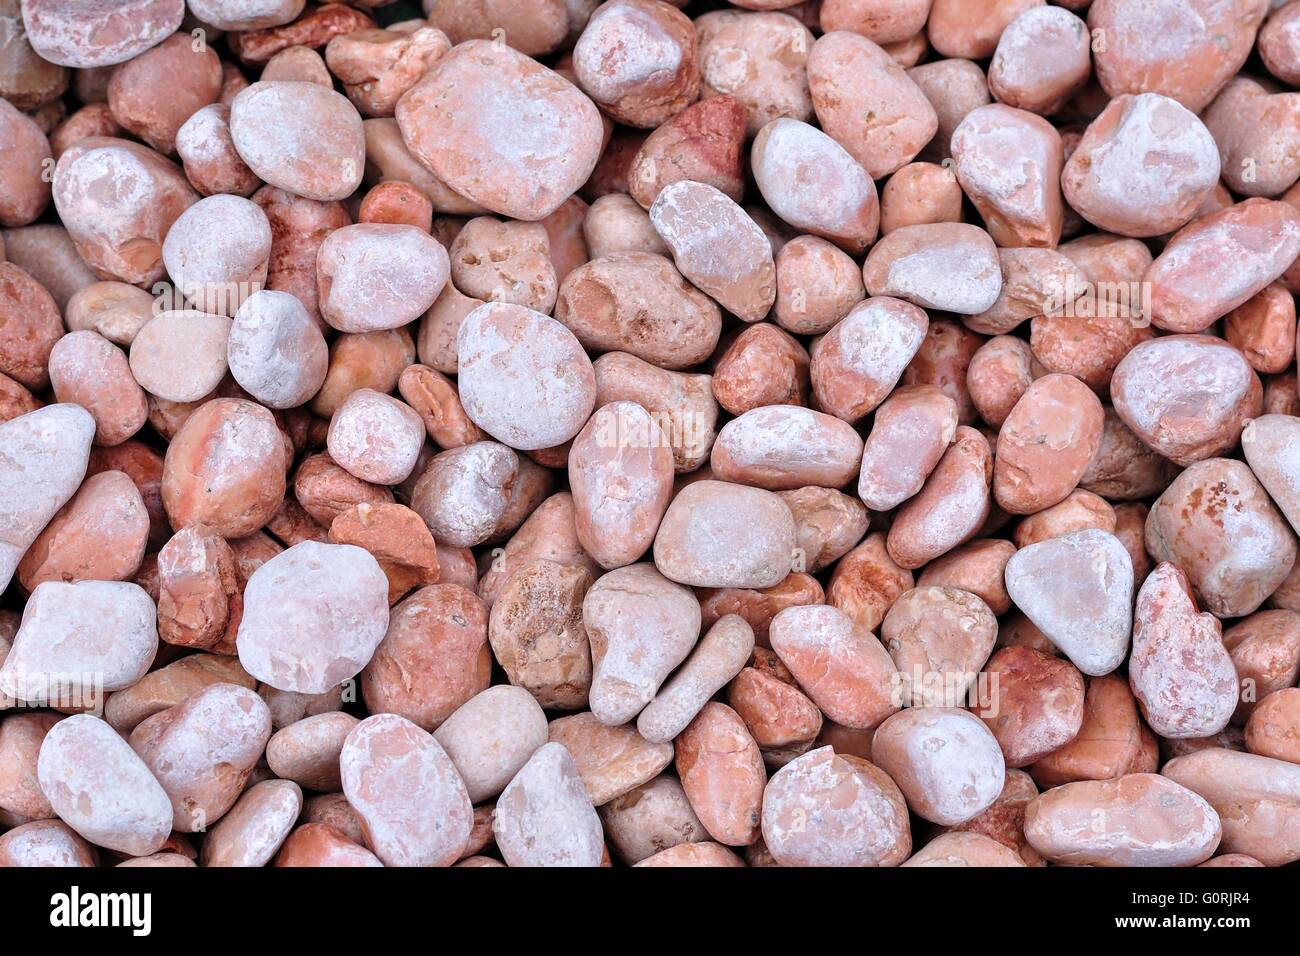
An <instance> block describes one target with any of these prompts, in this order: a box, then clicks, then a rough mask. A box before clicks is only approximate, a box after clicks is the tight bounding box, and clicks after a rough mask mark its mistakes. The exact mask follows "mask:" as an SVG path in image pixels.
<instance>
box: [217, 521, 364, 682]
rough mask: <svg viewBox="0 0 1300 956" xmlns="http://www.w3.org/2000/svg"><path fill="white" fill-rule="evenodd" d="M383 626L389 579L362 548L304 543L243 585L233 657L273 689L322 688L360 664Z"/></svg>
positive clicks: (347, 675) (342, 678)
mask: <svg viewBox="0 0 1300 956" xmlns="http://www.w3.org/2000/svg"><path fill="white" fill-rule="evenodd" d="M387 628H388V578H387V577H385V576H384V572H383V571H382V570H381V569H380V567H379V563H378V562H377V561H376V560H375V559H374V558H373V557H371V555H370V552H369V551H365V550H363V549H361V548H358V547H355V546H353V545H350V544H322V543H320V542H317V541H303V542H302V543H300V544H296V545H294V546H293V547H292V548H289V549H288V550H286V551H282V552H281V553H280V554H277V555H276V556H275V557H273V558H272V559H271V560H269V561H267V562H266V563H265V564H263V565H262V566H261V567H260V568H258V569H257V570H256V571H254V572H253V575H252V577H250V578H249V579H248V584H247V586H246V587H245V589H244V617H243V620H242V621H240V624H239V634H238V636H237V637H236V644H237V646H238V648H239V662H240V664H242V665H243V667H244V669H245V670H246V671H248V673H250V674H252V675H253V676H254V677H256V678H257V679H258V680H261V681H264V682H266V683H268V684H270V685H271V686H272V687H277V688H279V689H280V690H289V691H296V692H298V693H306V694H323V693H325V692H326V691H329V690H331V689H332V688H335V687H337V686H338V685H339V684H340V683H341V682H343V681H345V680H347V679H348V678H350V677H354V676H356V674H357V673H358V672H360V670H361V669H362V668H363V667H365V666H366V664H367V663H368V662H369V660H370V658H371V656H372V655H373V654H374V652H375V648H376V647H378V646H379V642H380V641H381V640H383V638H384V632H385V631H386V630H387Z"/></svg>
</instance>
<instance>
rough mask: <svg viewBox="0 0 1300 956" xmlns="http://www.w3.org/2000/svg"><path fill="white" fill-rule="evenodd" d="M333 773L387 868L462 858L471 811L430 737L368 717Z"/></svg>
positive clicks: (394, 719) (398, 720)
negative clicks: (340, 778) (338, 775)
mask: <svg viewBox="0 0 1300 956" xmlns="http://www.w3.org/2000/svg"><path fill="white" fill-rule="evenodd" d="M339 765H340V767H341V768H342V773H343V792H344V793H345V794H346V795H347V798H348V802H349V803H350V804H352V807H353V809H355V810H356V812H357V816H358V817H359V818H360V820H361V828H362V831H363V832H364V833H365V837H366V842H367V843H369V844H370V847H371V849H372V850H374V851H375V855H376V856H378V857H379V859H381V860H382V861H383V862H384V865H385V866H450V865H451V864H452V863H455V862H456V860H457V859H458V858H459V857H460V855H461V852H462V851H463V850H464V848H465V843H466V841H468V840H469V835H470V828H471V826H472V825H473V822H474V809H473V807H472V806H471V805H470V802H469V794H468V793H467V792H466V790H465V784H464V783H463V782H462V781H461V779H460V774H458V773H457V772H456V767H455V765H454V764H453V763H452V762H451V758H450V757H448V756H447V752H446V751H445V750H443V749H442V745H441V744H439V743H438V741H436V740H434V739H433V736H432V735H431V734H429V733H426V732H425V731H423V730H421V729H420V728H419V727H417V726H416V725H415V724H413V723H411V722H410V721H409V720H407V719H406V718H405V717H398V716H397V715H396V714H377V715H375V716H373V717H367V718H366V719H365V720H363V721H362V722H361V723H359V724H357V726H356V727H355V728H353V730H352V732H351V733H350V734H348V737H347V740H346V741H344V744H343V752H342V754H341V755H340V757H339ZM579 786H581V783H579ZM593 814H594V811H593Z"/></svg>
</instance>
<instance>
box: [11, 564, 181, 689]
mask: <svg viewBox="0 0 1300 956" xmlns="http://www.w3.org/2000/svg"><path fill="white" fill-rule="evenodd" d="M157 651H158V628H157V623H156V611H155V608H154V603H153V601H152V600H151V599H150V597H149V595H148V593H147V592H146V591H145V590H144V589H143V588H141V587H140V586H138V585H136V584H131V583H129V582H126V581H79V582H77V583H76V584H65V583H63V582H61V581H45V582H43V583H41V584H39V585H37V587H36V590H34V591H32V593H31V596H30V597H29V598H28V599H27V606H26V607H25V608H24V609H23V621H22V625H21V626H20V627H19V629H18V634H17V635H16V636H15V637H14V644H13V647H12V648H11V649H10V651H9V656H8V657H6V658H5V661H4V666H3V667H2V668H0V690H3V691H4V693H6V694H8V695H10V696H11V697H15V698H17V699H18V700H31V701H41V700H45V699H47V698H57V697H59V696H61V695H62V694H63V693H67V692H69V690H71V691H72V692H77V691H79V692H80V693H81V694H88V693H90V692H92V691H95V692H98V691H114V690H121V689H123V688H124V687H130V686H131V685H132V684H134V683H135V682H136V681H138V680H139V679H140V678H141V677H143V676H144V675H145V673H146V672H147V671H148V670H149V665H151V664H152V663H153V659H154V655H155V654H156V653H157Z"/></svg>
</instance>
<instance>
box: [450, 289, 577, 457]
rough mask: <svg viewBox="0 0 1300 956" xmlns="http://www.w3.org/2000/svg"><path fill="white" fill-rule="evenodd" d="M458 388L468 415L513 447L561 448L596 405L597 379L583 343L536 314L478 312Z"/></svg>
mask: <svg viewBox="0 0 1300 956" xmlns="http://www.w3.org/2000/svg"><path fill="white" fill-rule="evenodd" d="M456 348H457V354H458V356H459V364H460V368H459V373H458V386H459V388H460V399H461V402H462V403H463V404H464V406H465V412H466V414H468V415H469V417H470V418H471V419H472V420H473V422H474V424H476V425H478V426H479V427H480V428H482V429H483V430H484V431H486V432H487V433H488V434H490V435H492V436H493V437H494V438H496V439H497V440H498V441H501V442H504V443H505V444H507V445H509V446H510V447H511V448H518V449H520V450H522V451H534V450H536V449H540V448H552V447H554V446H556V445H562V444H563V443H564V442H566V441H568V440H569V439H570V438H572V437H573V436H574V435H576V434H577V433H578V430H579V429H581V428H582V426H583V425H584V424H585V423H586V421H587V419H588V417H590V415H591V411H592V409H593V408H594V407H595V404H596V373H595V372H594V371H593V369H592V365H591V359H589V358H588V357H587V353H586V352H585V351H583V348H582V345H581V344H580V343H579V342H578V339H577V338H576V337H575V336H574V334H573V333H572V332H570V331H569V330H568V329H567V328H565V327H564V326H563V325H562V324H560V323H559V322H557V321H555V320H554V319H552V318H550V317H549V316H546V315H543V314H542V313H540V312H534V311H533V310H532V309H528V308H525V307H523V306H519V305H509V304H507V303H501V302H489V303H487V304H485V305H481V306H479V307H478V308H477V309H475V310H474V311H473V312H471V313H470V314H469V315H467V316H465V320H464V322H462V323H461V327H460V333H459V334H458V336H457V345H456Z"/></svg>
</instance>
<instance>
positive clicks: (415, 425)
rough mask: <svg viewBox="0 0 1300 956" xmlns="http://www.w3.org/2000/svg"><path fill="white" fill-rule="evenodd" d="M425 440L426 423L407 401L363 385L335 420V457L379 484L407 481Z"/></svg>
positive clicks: (332, 442)
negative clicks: (401, 400)
mask: <svg viewBox="0 0 1300 956" xmlns="http://www.w3.org/2000/svg"><path fill="white" fill-rule="evenodd" d="M423 444H424V422H423V421H422V420H421V419H420V416H419V415H417V414H416V413H415V410H414V409H412V408H411V406H409V405H407V404H406V403H405V402H399V401H398V400H397V399H395V398H393V397H392V396H390V395H383V394H381V393H379V392H376V391H374V390H373V389H369V388H359V389H357V390H356V391H355V392H353V393H352V394H351V395H349V396H348V397H347V398H346V399H344V401H343V404H342V405H340V406H339V407H338V409H337V410H336V411H335V412H334V416H333V417H332V418H331V419H330V427H329V435H328V438H327V447H328V448H329V453H330V457H331V458H333V459H334V460H335V461H336V462H338V464H339V465H340V466H342V467H343V468H344V469H346V470H347V471H348V473H349V474H351V475H353V476H355V477H357V478H360V479H361V480H362V481H369V482H371V483H373V484H377V485H398V484H401V483H402V482H403V481H405V480H406V478H407V476H408V475H410V473H411V471H412V469H414V468H415V463H416V460H417V459H418V458H419V457H420V447H421V446H422V445H423Z"/></svg>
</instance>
